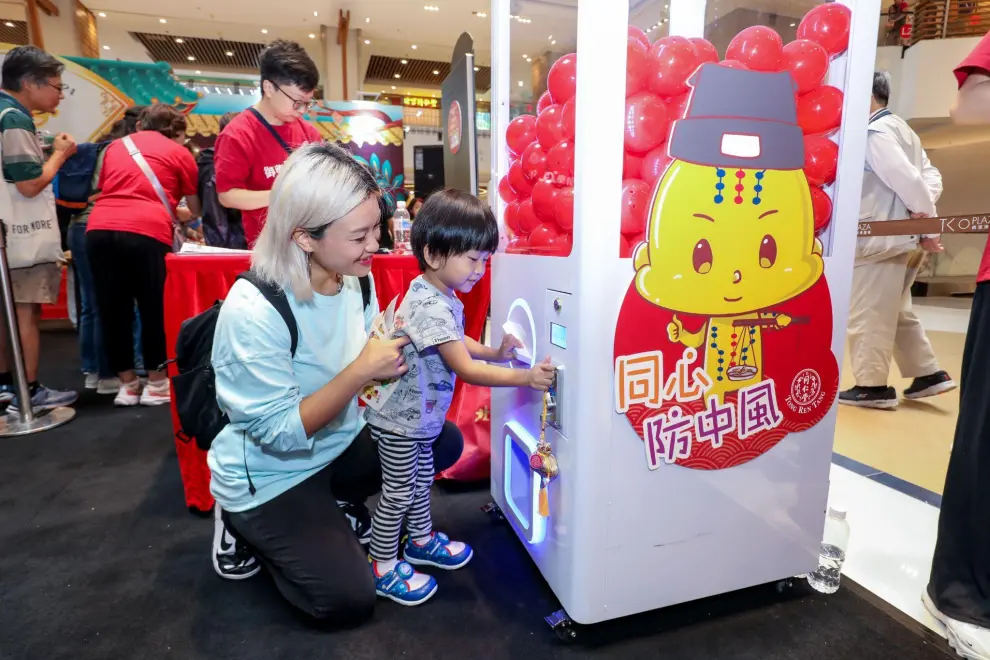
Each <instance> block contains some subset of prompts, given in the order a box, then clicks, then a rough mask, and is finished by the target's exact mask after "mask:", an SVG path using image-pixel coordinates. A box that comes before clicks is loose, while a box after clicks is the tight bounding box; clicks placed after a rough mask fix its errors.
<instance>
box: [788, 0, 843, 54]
mask: <svg viewBox="0 0 990 660" xmlns="http://www.w3.org/2000/svg"><path fill="white" fill-rule="evenodd" d="M851 22H852V11H850V9H849V7H847V6H845V5H841V4H839V3H838V2H829V3H825V4H822V5H818V6H817V7H815V8H814V9H812V10H811V11H809V12H808V13H807V14H805V16H804V18H803V19H801V24H800V25H798V29H797V38H798V39H810V40H811V41H814V42H815V43H816V44H818V45H819V46H821V47H822V48H824V49H825V52H827V53H828V54H829V57H835V56H836V55H839V54H841V53H843V52H845V50H846V48H848V47H849V25H850V23H851Z"/></svg>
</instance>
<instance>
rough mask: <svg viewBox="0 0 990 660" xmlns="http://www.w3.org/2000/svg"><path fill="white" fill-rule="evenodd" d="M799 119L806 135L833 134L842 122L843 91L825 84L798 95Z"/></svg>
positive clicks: (799, 123)
mask: <svg viewBox="0 0 990 660" xmlns="http://www.w3.org/2000/svg"><path fill="white" fill-rule="evenodd" d="M797 120H798V125H799V126H801V130H802V131H803V132H804V134H805V135H831V134H832V133H834V132H835V131H836V129H838V128H839V124H840V123H841V122H842V92H841V91H840V90H839V89H837V88H835V87H832V86H831V85H823V86H821V87H816V88H815V89H813V90H811V91H810V92H808V93H807V94H805V95H804V96H801V97H798V101H797Z"/></svg>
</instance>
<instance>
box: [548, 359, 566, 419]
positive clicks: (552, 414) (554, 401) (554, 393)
mask: <svg viewBox="0 0 990 660" xmlns="http://www.w3.org/2000/svg"><path fill="white" fill-rule="evenodd" d="M556 366H557V373H555V374H554V377H553V382H551V383H550V389H549V390H547V393H546V394H545V395H544V396H545V397H546V400H547V425H548V426H552V427H553V428H555V429H557V430H558V431H562V430H563V428H562V424H563V421H564V413H563V410H561V404H562V403H563V398H562V396H563V391H564V367H563V366H561V365H559V364H558V365H556Z"/></svg>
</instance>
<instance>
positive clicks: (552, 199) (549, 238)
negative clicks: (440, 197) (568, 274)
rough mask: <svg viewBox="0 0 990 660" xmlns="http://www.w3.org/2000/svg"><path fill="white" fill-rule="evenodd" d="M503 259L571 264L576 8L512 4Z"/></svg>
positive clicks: (571, 0)
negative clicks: (506, 256) (543, 258)
mask: <svg viewBox="0 0 990 660" xmlns="http://www.w3.org/2000/svg"><path fill="white" fill-rule="evenodd" d="M513 7H514V11H518V12H519V14H514V15H513V17H512V19H511V21H510V26H511V27H510V41H511V44H512V45H511V57H510V60H509V66H510V70H511V79H510V115H511V116H512V117H513V119H512V121H511V122H510V124H509V126H508V127H507V128H506V131H505V136H506V142H507V149H508V158H509V161H510V165H509V168H508V170H507V172H506V173H505V176H503V177H502V179H501V180H500V181H499V182H498V189H499V195H500V197H501V198H502V200H503V201H504V202H505V204H504V210H503V215H502V220H503V223H504V224H505V227H506V229H507V231H506V233H507V235H509V236H510V240H509V241H508V244H507V245H505V246H504V249H505V251H507V252H510V253H515V254H534V255H542V256H554V257H566V256H568V255H570V253H571V246H572V243H573V239H572V236H573V231H574V137H575V103H576V100H575V98H574V97H575V94H576V82H577V81H576V75H577V74H576V70H577V55H576V53H575V51H576V49H577V0H565V1H564V2H558V3H543V2H527V1H521V2H518V3H513Z"/></svg>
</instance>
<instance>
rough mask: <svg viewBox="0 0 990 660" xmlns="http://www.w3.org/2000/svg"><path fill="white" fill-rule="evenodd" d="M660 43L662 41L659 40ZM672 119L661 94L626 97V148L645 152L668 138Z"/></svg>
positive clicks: (645, 93) (634, 151)
mask: <svg viewBox="0 0 990 660" xmlns="http://www.w3.org/2000/svg"><path fill="white" fill-rule="evenodd" d="M657 43H660V42H657ZM669 128H670V120H669V119H668V116H667V106H666V105H665V104H664V102H663V100H662V99H661V98H660V97H659V96H654V95H653V94H650V93H648V92H642V93H641V94H637V95H636V96H633V97H630V98H628V99H626V116H625V129H626V130H625V133H626V137H625V145H626V150H627V151H631V152H632V153H636V154H644V153H646V152H647V151H650V150H651V149H655V148H657V147H658V146H660V144H662V143H663V141H664V140H666V139H667V131H668V129H669Z"/></svg>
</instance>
